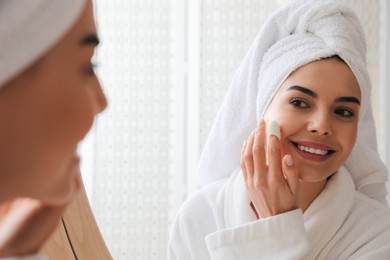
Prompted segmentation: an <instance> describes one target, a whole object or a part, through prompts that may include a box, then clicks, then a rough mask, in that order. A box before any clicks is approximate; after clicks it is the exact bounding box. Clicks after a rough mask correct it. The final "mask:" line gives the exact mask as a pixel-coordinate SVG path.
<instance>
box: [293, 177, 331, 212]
mask: <svg viewBox="0 0 390 260" xmlns="http://www.w3.org/2000/svg"><path fill="white" fill-rule="evenodd" d="M326 183H327V179H325V180H322V181H319V182H305V181H300V193H299V197H298V207H299V208H301V209H302V211H303V212H305V211H306V210H307V208H308V207H309V206H310V204H311V203H312V202H313V201H314V200H315V199H316V198H317V196H318V195H319V194H320V193H321V192H322V190H323V189H324V188H325V186H326Z"/></svg>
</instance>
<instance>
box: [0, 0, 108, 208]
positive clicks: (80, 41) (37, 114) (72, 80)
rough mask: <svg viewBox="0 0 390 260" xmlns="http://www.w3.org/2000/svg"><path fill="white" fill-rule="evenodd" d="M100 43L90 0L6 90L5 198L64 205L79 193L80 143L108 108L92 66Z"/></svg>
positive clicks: (1, 109) (0, 157)
mask: <svg viewBox="0 0 390 260" xmlns="http://www.w3.org/2000/svg"><path fill="white" fill-rule="evenodd" d="M27 40H28V39H27ZM97 43H98V39H97V37H96V28H95V23H94V18H93V10H92V2H91V1H87V4H86V6H85V9H84V11H83V12H82V14H81V16H80V18H79V19H78V21H77V22H76V23H75V25H74V26H73V27H72V28H71V29H70V30H69V31H68V32H67V33H66V35H65V36H64V37H63V38H62V39H61V40H60V41H59V42H58V43H57V44H56V45H55V46H54V47H53V48H52V49H51V50H49V51H48V52H47V53H46V54H45V55H44V56H43V57H42V58H41V59H40V60H39V61H38V62H37V63H36V64H34V65H33V66H32V67H30V68H29V69H27V70H26V71H24V72H23V73H21V74H20V75H19V76H17V77H16V78H14V79H13V80H12V81H10V82H9V83H8V84H7V85H5V86H3V87H2V88H1V89H0V124H1V128H0V181H1V184H2V186H1V191H0V198H4V197H5V196H7V198H6V199H12V198H14V197H20V196H28V197H33V198H37V199H41V200H42V201H44V202H46V203H50V204H61V203H65V202H66V201H67V200H68V199H69V198H71V196H72V195H73V193H74V191H75V185H77V173H78V167H79V166H78V159H77V156H75V155H74V154H75V152H76V149H77V145H78V143H79V142H80V141H81V140H82V139H83V138H84V136H85V134H86V133H87V132H88V130H89V129H90V127H91V125H92V123H93V120H94V117H95V115H96V114H98V113H99V112H101V111H103V110H104V109H105V107H106V99H105V96H104V94H103V92H102V89H101V87H100V84H99V81H98V79H97V78H96V76H95V75H94V73H93V68H92V65H91V57H92V55H93V53H94V49H95V47H96V45H97ZM15 51H16V50H15Z"/></svg>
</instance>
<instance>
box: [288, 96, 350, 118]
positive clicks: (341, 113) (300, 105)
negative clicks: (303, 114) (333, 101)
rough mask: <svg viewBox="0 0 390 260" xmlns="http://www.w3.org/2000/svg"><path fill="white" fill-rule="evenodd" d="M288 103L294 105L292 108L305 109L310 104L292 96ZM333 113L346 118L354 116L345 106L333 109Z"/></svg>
mask: <svg viewBox="0 0 390 260" xmlns="http://www.w3.org/2000/svg"><path fill="white" fill-rule="evenodd" d="M289 103H290V104H291V105H292V106H293V107H294V108H297V109H307V108H310V106H309V105H308V102H306V101H305V100H303V99H300V98H293V99H291V100H290V101H289ZM335 114H337V115H339V116H341V117H344V118H348V117H354V116H355V113H354V112H353V111H352V110H350V109H347V108H337V109H336V110H335Z"/></svg>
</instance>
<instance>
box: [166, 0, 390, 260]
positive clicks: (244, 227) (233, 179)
mask: <svg viewBox="0 0 390 260" xmlns="http://www.w3.org/2000/svg"><path fill="white" fill-rule="evenodd" d="M365 55H366V45H365V40H364V34H363V31H362V28H361V26H360V24H359V22H358V19H357V17H356V15H355V14H354V13H353V12H352V11H351V10H350V9H349V8H347V7H345V6H344V5H341V4H339V3H337V2H335V1H316V0H309V1H303V0H302V1H293V2H291V3H290V4H289V5H287V6H285V7H283V8H281V9H280V10H278V11H277V12H275V13H274V14H273V15H272V16H271V17H270V18H269V19H268V20H267V21H266V22H265V24H264V25H263V27H262V29H261V31H260V32H259V34H258V35H257V37H256V39H255V42H254V43H253V45H252V46H251V48H250V50H249V52H248V54H247V55H246V57H245V58H244V61H243V62H242V64H241V65H240V67H239V69H238V71H237V72H236V75H235V77H234V79H233V82H232V84H231V86H230V89H229V91H228V93H227V95H226V97H225V100H224V102H223V104H222V107H221V109H220V111H219V113H218V115H217V118H216V121H215V123H214V125H213V128H212V130H211V133H210V135H209V139H208V140H207V143H206V146H205V149H204V151H203V154H202V156H201V159H200V162H199V179H200V184H201V186H202V189H201V190H199V191H198V192H196V193H195V194H193V195H192V196H191V197H190V198H189V199H188V200H187V201H186V203H185V204H184V205H183V206H182V208H181V209H180V211H179V212H178V215H177V218H176V221H175V223H174V226H173V230H172V234H171V239H170V243H169V258H170V259H387V258H388V257H389V256H390V242H389V241H390V211H389V209H388V207H387V205H385V204H386V203H385V196H386V189H385V185H384V182H385V181H386V180H387V171H386V169H385V167H384V165H383V163H382V162H381V161H380V158H379V155H378V154H377V152H376V140H375V134H374V133H375V126H374V121H373V117H372V112H371V104H370V88H371V86H370V80H369V77H368V73H367V67H366V60H365ZM255 97H256V98H255ZM256 125H258V126H256ZM267 125H268V126H269V127H267ZM279 127H280V128H279ZM251 132H252V133H251ZM248 136H249V138H248ZM247 138H248V140H246V139H247ZM243 143H244V145H242V144H243ZM264 147H266V149H264ZM240 151H241V153H240Z"/></svg>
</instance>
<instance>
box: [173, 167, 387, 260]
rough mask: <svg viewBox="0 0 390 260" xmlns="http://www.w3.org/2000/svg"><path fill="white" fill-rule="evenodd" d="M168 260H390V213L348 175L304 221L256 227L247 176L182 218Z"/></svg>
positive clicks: (203, 198)
mask: <svg viewBox="0 0 390 260" xmlns="http://www.w3.org/2000/svg"><path fill="white" fill-rule="evenodd" d="M168 250H169V252H168V255H169V257H168V258H169V259H170V260H173V259H180V260H190V259H197V260H207V259H213V260H217V259H218V260H219V259H221V260H222V259H223V260H229V259H245V260H250V259H273V260H274V259H332V260H333V259H370V260H371V259H390V210H389V209H388V208H387V207H386V206H384V205H383V204H381V203H379V202H377V201H375V200H373V199H371V198H369V197H367V196H366V195H363V194H362V193H360V192H358V191H356V190H355V185H354V182H353V180H352V178H351V176H350V174H349V173H348V171H347V170H346V169H345V168H341V169H340V170H339V171H338V172H337V173H335V174H334V175H333V176H332V178H331V179H330V180H329V181H328V184H327V185H326V187H325V189H324V190H323V191H322V193H321V194H320V195H319V196H318V197H317V198H316V199H315V200H314V202H313V203H312V204H311V205H310V206H309V208H308V209H307V210H306V211H305V212H304V214H302V211H301V210H300V209H296V210H293V211H290V212H286V213H283V214H279V215H276V216H273V217H269V218H265V219H261V220H257V219H256V216H255V214H254V212H253V210H252V209H251V207H250V200H249V197H248V195H247V192H246V189H245V184H244V180H243V177H242V173H241V171H240V170H236V171H235V172H234V174H232V175H231V177H230V178H228V179H223V180H220V181H216V182H214V183H212V184H210V185H207V186H205V187H204V188H202V189H201V190H199V191H197V192H196V193H194V194H193V195H192V196H191V197H190V198H189V199H188V200H187V201H186V202H185V204H183V206H182V207H181V209H180V211H179V212H178V215H177V218H176V221H175V223H174V227H173V229H172V233H171V239H170V241H169V249H168Z"/></svg>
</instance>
